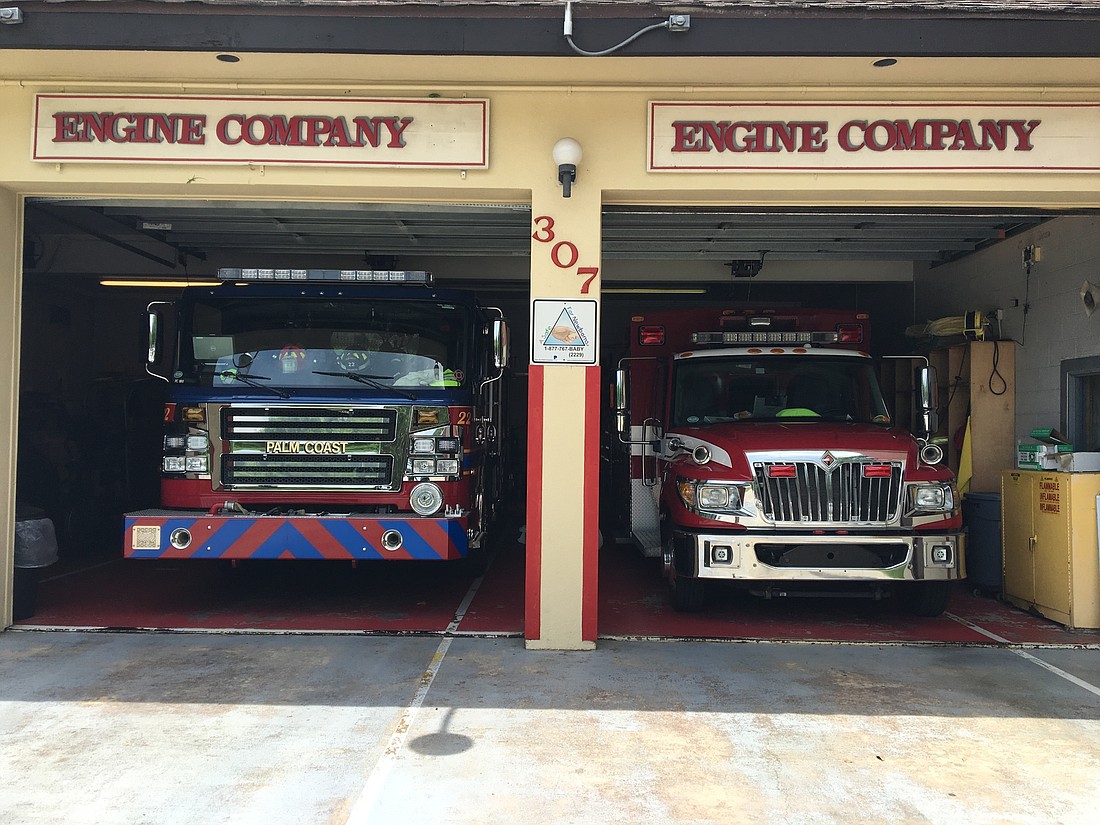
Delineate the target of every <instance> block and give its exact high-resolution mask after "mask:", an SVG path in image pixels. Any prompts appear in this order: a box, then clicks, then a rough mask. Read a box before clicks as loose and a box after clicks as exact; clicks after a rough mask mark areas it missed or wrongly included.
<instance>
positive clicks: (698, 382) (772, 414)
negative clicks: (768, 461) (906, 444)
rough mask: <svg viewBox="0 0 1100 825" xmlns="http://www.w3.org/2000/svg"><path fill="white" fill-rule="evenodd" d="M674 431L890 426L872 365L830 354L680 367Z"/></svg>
mask: <svg viewBox="0 0 1100 825" xmlns="http://www.w3.org/2000/svg"><path fill="white" fill-rule="evenodd" d="M672 393H673V394H672V411H671V416H670V423H671V426H673V427H684V426H688V427H701V426H707V425H711V424H722V423H730V422H755V421H773V422H774V421H820V420H825V421H855V422H865V423H872V424H882V425H888V424H889V423H890V415H889V413H888V411H887V409H886V404H885V402H884V401H883V399H882V393H881V392H880V390H879V386H878V380H877V379H876V377H875V372H874V369H873V368H872V365H871V362H870V361H869V360H867V359H865V358H846V357H842V356H836V357H834V356H829V355H807V356H797V355H766V356H751V355H746V356H742V355H716V356H697V357H693V358H691V359H685V360H682V361H677V362H676V366H675V369H674V372H673V390H672Z"/></svg>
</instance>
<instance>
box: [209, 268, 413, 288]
mask: <svg viewBox="0 0 1100 825" xmlns="http://www.w3.org/2000/svg"><path fill="white" fill-rule="evenodd" d="M218 278H219V279H220V280H223V281H327V282H343V283H350V282H352V281H366V282H370V283H390V284H428V285H430V284H431V283H432V273H430V272H425V271H424V270H401V269H251V268H237V267H223V268H222V269H219V270H218Z"/></svg>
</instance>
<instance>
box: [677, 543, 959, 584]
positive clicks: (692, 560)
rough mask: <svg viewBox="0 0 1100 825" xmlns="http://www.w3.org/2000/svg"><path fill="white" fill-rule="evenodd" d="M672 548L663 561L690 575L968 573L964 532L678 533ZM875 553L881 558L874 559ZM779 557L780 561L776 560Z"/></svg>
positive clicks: (830, 577)
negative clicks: (920, 533)
mask: <svg viewBox="0 0 1100 825" xmlns="http://www.w3.org/2000/svg"><path fill="white" fill-rule="evenodd" d="M673 548H675V549H674V550H673V553H674V557H666V558H665V564H666V565H670V564H673V563H675V564H676V571H677V575H678V576H685V577H689V578H701V579H722V580H727V581H729V580H733V581H741V580H746V581H769V580H772V581H776V580H779V581H817V582H834V583H840V582H851V581H872V582H873V581H882V582H887V581H951V580H956V579H962V578H965V576H966V566H965V558H964V556H965V548H964V540H963V534H961V533H952V534H944V535H916V536H914V535H845V536H837V535H829V536H812V535H779V534H737V535H731V534H728V533H726V534H721V533H687V532H682V531H676V532H675V534H674V539H673ZM670 549H671V548H670ZM877 553H880V554H881V556H882V559H883V560H882V561H880V562H872V561H870V559H872V557H874V556H875V555H876V554H877ZM764 559H770V560H771V561H772V562H773V563H768V562H767V561H765V560H764ZM780 559H783V560H782V563H775V562H777V561H779V560H780ZM852 562H856V563H852Z"/></svg>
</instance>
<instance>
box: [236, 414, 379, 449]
mask: <svg viewBox="0 0 1100 825" xmlns="http://www.w3.org/2000/svg"><path fill="white" fill-rule="evenodd" d="M396 435H397V411H396V410H387V409H370V408H366V409H355V408H350V409H341V408H329V407H225V408H223V409H222V438H223V439H224V440H226V441H259V440H264V441H307V440H310V441H374V442H377V441H393V440H394V438H395V436H396Z"/></svg>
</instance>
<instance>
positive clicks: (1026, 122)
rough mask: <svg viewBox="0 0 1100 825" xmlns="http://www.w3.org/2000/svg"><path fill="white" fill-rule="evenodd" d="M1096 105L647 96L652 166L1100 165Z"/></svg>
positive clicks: (817, 168) (1092, 167)
mask: <svg viewBox="0 0 1100 825" xmlns="http://www.w3.org/2000/svg"><path fill="white" fill-rule="evenodd" d="M1097 135H1100V106H1097V105H1092V104H1081V105H1077V104H1064V105H1063V104H1027V105H1016V104H1013V105H1005V106H999V105H998V106H988V105H971V104H925V105H886V104H807V105H801V104H759V103H753V104H741V103H663V102H654V101H651V102H650V104H649V159H648V169H649V171H651V172H671V171H679V172H693V171H697V172H709V171H728V170H800V169H803V170H812V171H821V170H838V171H839V170H844V171H852V170H856V171H858V170H869V171H880V170H913V171H931V170H959V171H968V170H978V171H980V170H997V169H1004V170H1014V171H1015V170H1042V171H1095V170H1100V138H1098V137H1097Z"/></svg>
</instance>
